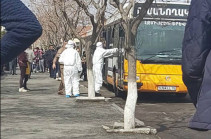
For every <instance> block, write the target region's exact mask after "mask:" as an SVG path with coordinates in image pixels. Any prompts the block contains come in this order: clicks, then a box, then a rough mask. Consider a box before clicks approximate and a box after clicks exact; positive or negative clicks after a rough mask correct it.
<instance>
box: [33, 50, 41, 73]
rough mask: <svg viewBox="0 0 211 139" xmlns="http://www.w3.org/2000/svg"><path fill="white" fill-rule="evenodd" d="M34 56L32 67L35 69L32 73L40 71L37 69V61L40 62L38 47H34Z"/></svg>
mask: <svg viewBox="0 0 211 139" xmlns="http://www.w3.org/2000/svg"><path fill="white" fill-rule="evenodd" d="M34 55H35V58H34V65H35V68H34V72H35V73H36V72H39V70H40V67H39V60H40V52H39V47H36V48H35V49H34Z"/></svg>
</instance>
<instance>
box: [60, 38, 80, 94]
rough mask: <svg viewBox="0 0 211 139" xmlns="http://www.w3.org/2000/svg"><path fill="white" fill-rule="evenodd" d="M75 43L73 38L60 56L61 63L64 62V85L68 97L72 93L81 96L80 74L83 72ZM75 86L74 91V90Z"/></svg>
mask: <svg viewBox="0 0 211 139" xmlns="http://www.w3.org/2000/svg"><path fill="white" fill-rule="evenodd" d="M74 46H75V43H74V42H73V41H71V40H69V41H68V43H67V44H66V45H65V47H66V49H65V50H64V51H63V52H62V54H61V57H60V58H59V62H60V63H64V85H65V93H66V97H67V98H69V97H71V96H72V95H74V96H75V97H78V96H80V93H79V75H78V73H80V72H81V70H82V67H81V58H80V55H79V53H78V52H77V51H76V50H75V49H74ZM72 88H73V91H72Z"/></svg>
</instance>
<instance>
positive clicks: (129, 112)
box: [124, 82, 137, 130]
mask: <svg viewBox="0 0 211 139" xmlns="http://www.w3.org/2000/svg"><path fill="white" fill-rule="evenodd" d="M136 102H137V84H136V82H128V96H127V100H126V104H125V110H124V129H126V130H128V129H133V128H135V108H136Z"/></svg>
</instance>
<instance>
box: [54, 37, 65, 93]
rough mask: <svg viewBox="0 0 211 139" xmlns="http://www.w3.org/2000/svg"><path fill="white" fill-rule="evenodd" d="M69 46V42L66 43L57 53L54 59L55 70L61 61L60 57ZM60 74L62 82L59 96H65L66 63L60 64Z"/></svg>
mask: <svg viewBox="0 0 211 139" xmlns="http://www.w3.org/2000/svg"><path fill="white" fill-rule="evenodd" d="M66 44H67V41H64V43H63V46H62V47H61V48H60V49H59V50H58V51H57V53H56V56H55V57H54V59H53V69H54V70H55V69H56V63H57V62H58V60H59V57H60V56H61V54H62V52H63V51H64V50H65V49H66V48H65V45H66ZM59 65H60V66H59V67H60V72H61V82H60V84H59V88H58V95H64V94H65V93H64V92H65V89H64V63H63V62H59Z"/></svg>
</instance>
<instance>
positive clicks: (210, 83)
mask: <svg viewBox="0 0 211 139" xmlns="http://www.w3.org/2000/svg"><path fill="white" fill-rule="evenodd" d="M210 50H211V1H210V0H192V2H191V5H190V9H189V16H188V21H187V25H186V29H185V35H184V40H183V51H182V71H183V81H184V83H185V85H186V86H187V89H188V92H189V94H190V97H191V99H192V101H193V104H194V105H195V107H196V113H195V114H194V116H193V117H192V119H191V121H190V123H189V127H190V128H192V129H195V130H211V51H210Z"/></svg>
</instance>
